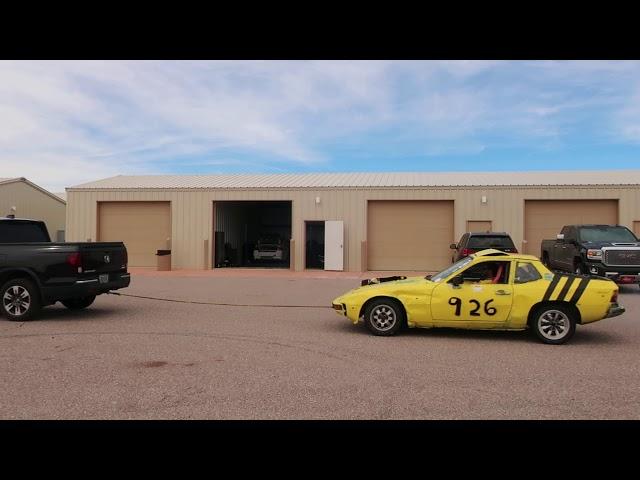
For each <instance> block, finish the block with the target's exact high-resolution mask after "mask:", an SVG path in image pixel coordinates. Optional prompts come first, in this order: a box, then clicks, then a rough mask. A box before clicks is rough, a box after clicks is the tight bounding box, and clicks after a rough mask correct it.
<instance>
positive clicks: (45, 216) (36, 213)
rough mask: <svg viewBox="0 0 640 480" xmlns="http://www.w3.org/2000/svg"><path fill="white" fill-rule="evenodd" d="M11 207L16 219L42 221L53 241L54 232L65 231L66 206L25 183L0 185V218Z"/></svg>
mask: <svg viewBox="0 0 640 480" xmlns="http://www.w3.org/2000/svg"><path fill="white" fill-rule="evenodd" d="M12 206H15V207H16V217H19V218H30V219H33V220H42V221H44V222H45V223H46V224H47V230H49V236H50V237H51V240H53V241H55V240H56V232H57V231H58V230H64V229H65V223H66V221H65V219H66V209H67V207H66V205H65V204H64V203H63V202H61V201H59V200H56V199H55V198H52V197H50V196H49V195H47V194H46V193H44V192H41V191H40V190H38V189H35V188H33V187H32V186H31V185H29V184H27V183H25V182H11V183H5V184H3V185H0V217H4V216H6V215H9V214H10V213H11V212H10V208H11V207H12Z"/></svg>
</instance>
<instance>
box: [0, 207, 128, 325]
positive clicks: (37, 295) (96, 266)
mask: <svg viewBox="0 0 640 480" xmlns="http://www.w3.org/2000/svg"><path fill="white" fill-rule="evenodd" d="M127 261H128V258H127V249H126V248H125V246H124V244H123V243H122V242H113V243H106V242H95V243H93V242H90V243H52V242H51V239H50V238H49V233H48V232H47V228H46V226H45V224H44V222H41V221H37V220H26V219H15V218H0V299H2V300H1V301H2V313H3V314H4V315H5V316H6V317H7V318H9V320H17V321H24V320H30V319H32V318H34V317H35V316H36V315H37V314H38V313H39V311H40V309H41V308H42V307H44V306H47V305H52V304H54V303H56V302H58V301H59V302H61V303H62V304H63V305H64V306H65V307H67V308H69V309H72V310H79V309H82V308H86V307H88V306H89V305H91V304H92V303H93V301H94V300H95V298H96V295H100V294H102V293H106V292H108V291H110V290H116V289H119V288H124V287H127V286H129V282H130V281H131V279H130V276H129V274H128V273H127Z"/></svg>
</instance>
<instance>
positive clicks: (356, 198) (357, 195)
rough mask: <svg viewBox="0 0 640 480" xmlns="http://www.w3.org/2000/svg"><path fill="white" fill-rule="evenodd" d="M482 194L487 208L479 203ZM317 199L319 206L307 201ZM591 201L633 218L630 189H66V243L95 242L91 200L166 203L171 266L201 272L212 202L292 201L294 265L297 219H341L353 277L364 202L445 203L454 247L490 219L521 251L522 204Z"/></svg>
mask: <svg viewBox="0 0 640 480" xmlns="http://www.w3.org/2000/svg"><path fill="white" fill-rule="evenodd" d="M482 195H486V196H487V203H486V204H482V203H481V201H480V199H481V197H482ZM316 196H319V197H320V199H321V201H320V204H316V203H315V197H316ZM573 198H594V199H595V198H599V199H618V200H619V206H620V211H619V221H620V223H621V224H623V225H627V226H628V227H630V228H632V226H633V221H638V220H640V189H639V188H638V187H637V186H636V187H565V188H556V187H546V188H544V187H524V188H523V187H518V188H515V187H502V188H501V187H470V188H408V189H388V188H384V189H369V188H367V189H364V188H359V189H340V190H336V189H333V190H331V189H320V188H318V189H305V190H302V189H297V190H296V189H291V190H273V189H271V190H270V189H264V190H250V191H248V190H239V189H236V190H231V189H225V190H217V191H216V190H199V191H171V190H148V191H145V190H131V191H99V190H92V191H74V190H68V199H67V201H68V204H67V215H68V217H67V240H68V241H74V240H75V241H84V240H86V239H87V238H92V239H93V240H95V238H96V231H95V229H96V202H97V201H98V200H166V201H170V202H171V208H172V218H173V219H174V220H173V222H172V229H173V232H172V239H173V252H172V253H173V265H174V268H202V267H203V265H204V261H205V251H204V241H205V240H208V242H209V243H208V245H209V249H211V248H212V246H213V243H212V242H213V234H212V231H213V225H212V219H213V213H212V208H213V202H214V201H216V200H289V201H292V202H293V203H292V217H293V224H292V238H293V240H295V252H294V253H295V266H296V269H298V270H300V269H302V267H303V265H304V262H303V255H304V242H303V239H304V221H305V220H343V221H344V225H345V239H346V242H345V250H344V251H345V269H346V270H350V271H360V268H361V264H360V259H361V242H362V241H363V240H365V239H366V218H367V215H366V203H367V200H376V199H378V200H393V199H396V200H403V199H404V200H408V199H416V200H453V201H454V231H455V234H454V238H452V239H451V241H452V242H453V241H457V240H458V239H459V237H460V236H461V235H462V234H463V233H464V231H465V229H466V222H467V220H469V219H474V218H481V219H483V220H491V221H492V222H493V228H494V229H495V230H498V231H506V232H509V233H510V234H511V236H512V238H513V240H514V242H515V243H516V245H521V244H522V240H523V234H524V231H523V228H524V226H523V225H524V224H523V221H524V200H525V199H573Z"/></svg>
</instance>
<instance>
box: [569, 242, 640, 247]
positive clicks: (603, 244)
mask: <svg viewBox="0 0 640 480" xmlns="http://www.w3.org/2000/svg"><path fill="white" fill-rule="evenodd" d="M580 244H581V245H582V246H583V247H585V248H602V247H631V248H633V247H640V243H638V242H584V241H583V242H580Z"/></svg>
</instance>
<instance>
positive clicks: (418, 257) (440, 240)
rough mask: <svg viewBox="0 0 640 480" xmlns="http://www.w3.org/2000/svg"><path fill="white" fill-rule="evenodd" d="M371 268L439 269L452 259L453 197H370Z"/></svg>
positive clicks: (368, 246)
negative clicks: (449, 199) (430, 198)
mask: <svg viewBox="0 0 640 480" xmlns="http://www.w3.org/2000/svg"><path fill="white" fill-rule="evenodd" d="M367 222H368V223H367V229H368V233H367V250H368V261H367V263H368V268H369V269H370V270H438V269H441V268H444V267H446V266H447V265H448V264H449V263H450V262H449V259H450V250H449V244H450V243H451V242H452V241H453V240H452V239H453V202H452V201H402V200H397V201H383V200H376V201H370V202H369V205H368V220H367Z"/></svg>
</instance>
